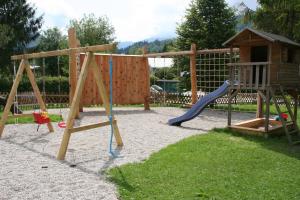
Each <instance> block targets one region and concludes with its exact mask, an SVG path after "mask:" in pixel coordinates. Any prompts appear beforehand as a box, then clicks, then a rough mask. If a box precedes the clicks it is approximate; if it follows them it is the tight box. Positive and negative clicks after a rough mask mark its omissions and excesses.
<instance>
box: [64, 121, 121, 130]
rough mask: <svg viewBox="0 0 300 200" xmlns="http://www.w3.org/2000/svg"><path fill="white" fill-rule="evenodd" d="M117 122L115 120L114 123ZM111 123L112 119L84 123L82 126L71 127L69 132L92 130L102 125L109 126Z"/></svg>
mask: <svg viewBox="0 0 300 200" xmlns="http://www.w3.org/2000/svg"><path fill="white" fill-rule="evenodd" d="M116 122H117V121H116V120H113V123H116ZM109 125H110V121H107V122H101V123H97V124H89V125H84V126H80V127H76V128H71V129H70V130H69V133H76V132H80V131H87V130H91V129H95V128H101V127H104V126H109Z"/></svg>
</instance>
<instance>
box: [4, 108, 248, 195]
mask: <svg viewBox="0 0 300 200" xmlns="http://www.w3.org/2000/svg"><path fill="white" fill-rule="evenodd" d="M87 111H88V112H87V113H86V114H85V113H83V114H82V117H81V120H80V121H79V120H78V121H75V124H76V125H79V124H78V123H95V122H97V121H98V120H99V118H100V120H104V119H106V117H105V112H104V110H103V109H102V110H101V111H99V109H95V108H90V109H88V110H87ZM51 112H52V113H59V111H58V110H51ZM183 113H184V110H182V109H179V108H162V107H157V108H153V109H151V111H144V110H143V108H122V107H120V108H116V110H115V117H116V118H117V119H118V125H119V128H120V130H122V133H123V134H122V139H123V142H124V144H126V145H124V146H123V147H122V148H120V149H118V148H116V150H115V151H116V152H118V156H117V157H116V158H112V157H111V156H110V155H109V154H108V148H109V146H108V142H107V141H108V140H109V135H108V134H107V133H108V132H109V127H107V128H103V129H101V130H99V129H97V130H90V131H86V132H84V133H78V134H76V135H74V136H73V137H72V140H71V143H70V146H69V149H68V153H67V157H66V159H65V162H58V161H57V160H56V154H57V151H58V148H59V146H60V140H61V136H62V134H63V130H62V129H60V128H58V126H57V123H53V125H54V130H55V134H51V133H50V134H49V133H48V130H47V126H42V127H41V128H40V130H39V132H38V133H37V132H35V131H32V130H35V129H36V125H35V124H23V125H21V124H20V125H18V126H15V125H7V126H6V129H5V130H6V134H5V136H4V137H3V139H2V140H1V141H0V144H1V147H2V148H1V151H0V152H1V153H0V161H1V163H2V165H3V166H5V167H2V168H1V179H2V180H10V181H8V182H7V181H0V186H1V188H3V189H4V190H3V192H2V197H3V198H4V199H14V198H15V199H19V198H22V197H23V196H24V194H26V195H27V198H29V199H31V198H41V199H47V198H50V197H51V198H56V199H59V198H63V197H68V198H69V199H76V198H78V197H79V196H81V197H82V196H84V197H85V198H87V199H94V198H96V199H101V198H103V199H117V194H116V190H115V186H114V185H113V184H112V183H109V182H108V181H107V178H106V175H105V171H106V170H107V169H109V168H112V167H115V166H121V165H123V164H127V163H134V162H141V161H144V160H146V159H148V158H149V156H150V155H151V154H153V153H155V152H158V151H159V150H160V149H162V148H165V147H166V146H168V145H170V144H174V143H176V142H178V141H180V140H182V139H184V138H188V137H190V136H193V135H199V134H203V133H206V132H207V131H209V130H211V129H213V128H221V127H224V126H225V125H226V120H227V117H226V112H224V111H205V112H203V114H202V115H200V116H199V117H197V118H196V119H195V120H194V121H193V122H187V123H185V124H184V126H183V127H170V126H168V125H167V124H166V121H167V120H168V119H169V118H170V117H175V116H178V115H180V114H183ZM67 114H68V111H67V110H63V115H64V116H66V115H67ZM99 116H100V117H99ZM252 117H253V114H243V115H242V116H241V115H240V114H234V116H233V119H234V121H235V122H237V121H240V120H241V118H243V119H250V118H252ZM137 124H139V125H138V126H137ZM20 130H22V134H20ZM114 146H116V145H115V143H114ZM72 166H73V167H72ZM17 180H18V181H17ZM20 180H23V181H20ZM29 185H30V187H27V186H29ZM87 188H88V189H87ZM12 197H13V198H12Z"/></svg>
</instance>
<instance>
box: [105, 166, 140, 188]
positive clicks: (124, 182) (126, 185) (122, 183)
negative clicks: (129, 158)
mask: <svg viewBox="0 0 300 200" xmlns="http://www.w3.org/2000/svg"><path fill="white" fill-rule="evenodd" d="M113 170H116V171H117V173H118V174H119V175H120V176H113V177H112V176H110V177H109V180H110V181H111V182H113V183H115V184H116V185H118V187H120V188H125V189H126V190H127V191H129V192H134V191H135V190H136V188H135V187H133V186H132V185H130V184H129V183H128V182H127V180H126V177H125V176H124V174H123V172H122V170H121V169H120V167H115V168H114V169H113ZM117 177H119V178H117Z"/></svg>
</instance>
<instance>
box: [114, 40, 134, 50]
mask: <svg viewBox="0 0 300 200" xmlns="http://www.w3.org/2000/svg"><path fill="white" fill-rule="evenodd" d="M133 43H134V42H132V41H125V42H119V43H118V49H124V48H126V47H128V46H130V45H132V44H133Z"/></svg>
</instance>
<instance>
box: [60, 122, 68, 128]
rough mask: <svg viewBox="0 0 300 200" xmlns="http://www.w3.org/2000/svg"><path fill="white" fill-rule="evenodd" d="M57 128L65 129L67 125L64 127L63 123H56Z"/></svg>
mask: <svg viewBox="0 0 300 200" xmlns="http://www.w3.org/2000/svg"><path fill="white" fill-rule="evenodd" d="M58 127H59V128H66V127H67V125H66V123H65V122H59V123H58Z"/></svg>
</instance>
